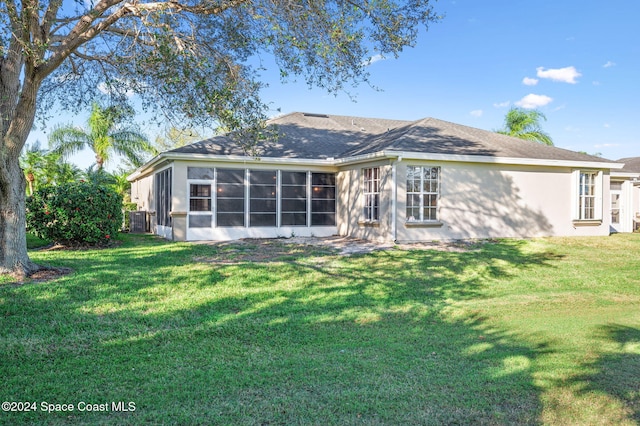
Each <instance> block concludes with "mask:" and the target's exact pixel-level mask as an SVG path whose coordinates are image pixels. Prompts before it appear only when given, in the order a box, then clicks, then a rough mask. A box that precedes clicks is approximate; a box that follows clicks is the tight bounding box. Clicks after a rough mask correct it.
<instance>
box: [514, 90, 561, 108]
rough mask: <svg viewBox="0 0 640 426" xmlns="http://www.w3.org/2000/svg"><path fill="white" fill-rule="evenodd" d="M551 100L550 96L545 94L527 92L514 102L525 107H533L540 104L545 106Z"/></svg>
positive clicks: (537, 106)
mask: <svg viewBox="0 0 640 426" xmlns="http://www.w3.org/2000/svg"><path fill="white" fill-rule="evenodd" d="M552 101H553V99H552V98H550V97H549V96H546V95H534V94H533V93H530V94H528V95H527V96H525V97H524V98H522V99H520V100H519V101H518V102H516V105H517V106H519V107H522V108H525V109H535V108H539V107H542V106H545V105H547V104H549V103H551V102H552Z"/></svg>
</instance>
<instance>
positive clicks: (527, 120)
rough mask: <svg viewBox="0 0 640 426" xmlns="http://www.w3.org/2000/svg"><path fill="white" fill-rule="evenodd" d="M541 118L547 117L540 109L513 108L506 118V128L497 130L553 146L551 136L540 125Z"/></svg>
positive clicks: (504, 133)
mask: <svg viewBox="0 0 640 426" xmlns="http://www.w3.org/2000/svg"><path fill="white" fill-rule="evenodd" d="M540 119H543V120H545V121H546V120H547V117H545V115H544V114H543V113H541V112H540V111H538V110H526V109H523V108H511V109H510V110H509V112H508V113H507V115H506V116H505V118H504V128H503V129H502V130H497V131H496V132H497V133H501V134H503V135H508V136H513V137H516V138H519V139H524V140H528V141H534V142H539V143H542V144H545V145H549V146H553V141H552V140H551V136H549V135H548V134H547V133H545V132H544V131H543V130H542V127H541V126H540Z"/></svg>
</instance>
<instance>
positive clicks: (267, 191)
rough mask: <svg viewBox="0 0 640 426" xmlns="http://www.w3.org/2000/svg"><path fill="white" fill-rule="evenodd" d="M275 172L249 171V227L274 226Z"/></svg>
mask: <svg viewBox="0 0 640 426" xmlns="http://www.w3.org/2000/svg"><path fill="white" fill-rule="evenodd" d="M276 178H277V174H276V172H275V171H258V170H250V171H249V226H276V201H277V200H276V187H277V185H276V184H277V182H276Z"/></svg>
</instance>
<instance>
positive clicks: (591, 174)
mask: <svg viewBox="0 0 640 426" xmlns="http://www.w3.org/2000/svg"><path fill="white" fill-rule="evenodd" d="M574 173H575V180H576V184H577V188H576V189H575V194H576V197H575V201H574V214H573V219H574V221H601V220H602V206H601V204H602V173H601V172H599V171H585V170H576V171H575V172H574Z"/></svg>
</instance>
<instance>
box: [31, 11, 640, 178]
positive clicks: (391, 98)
mask: <svg viewBox="0 0 640 426" xmlns="http://www.w3.org/2000/svg"><path fill="white" fill-rule="evenodd" d="M434 5H435V9H436V11H437V12H438V13H439V14H444V15H445V17H444V19H443V20H442V21H441V22H440V23H438V24H435V25H432V26H431V27H430V29H429V31H428V32H425V31H422V32H421V35H420V37H419V40H418V42H417V45H416V47H414V48H410V49H406V50H405V51H404V52H403V53H402V54H401V56H400V58H399V59H394V58H385V59H381V60H377V61H375V62H374V63H372V64H371V65H370V66H369V71H370V74H371V78H370V79H371V83H372V84H374V85H375V86H377V87H378V88H379V89H380V90H375V89H373V88H371V87H369V86H367V85H361V86H359V87H357V88H356V89H353V91H352V93H353V94H354V95H355V102H354V101H353V100H352V99H351V98H350V97H349V96H347V95H346V94H339V95H338V96H334V95H330V94H327V93H326V92H324V91H322V90H319V89H312V90H309V89H308V87H307V85H306V84H305V83H304V82H302V81H301V82H288V83H287V84H282V83H281V82H280V81H279V73H278V72H277V69H276V68H275V65H273V63H272V62H271V61H270V60H269V58H265V57H262V58H261V59H262V60H263V64H264V65H266V66H267V67H268V68H269V70H268V71H266V72H265V73H264V74H263V80H264V81H265V82H267V83H268V84H269V87H268V88H267V89H265V90H264V91H263V98H264V100H265V101H267V102H269V103H270V105H271V106H272V108H273V114H274V115H276V114H277V113H278V112H277V109H278V108H279V109H280V111H281V113H289V112H294V111H303V112H316V113H326V114H338V115H353V116H363V117H378V118H394V119H406V120H412V119H419V118H424V117H435V118H439V119H442V120H447V121H451V122H455V123H460V124H464V125H468V126H472V127H477V128H480V129H486V130H497V129H499V128H500V127H502V124H503V120H504V116H505V114H506V112H507V111H508V109H509V107H511V106H523V107H528V108H533V107H537V108H538V109H539V110H540V111H541V112H543V113H544V114H545V115H546V117H547V121H546V122H544V123H543V128H544V130H545V131H546V132H547V133H549V134H550V135H551V137H552V138H553V140H554V143H555V145H556V146H558V147H561V148H567V149H571V150H576V151H586V152H588V153H591V154H593V153H601V154H602V156H604V157H605V158H610V159H618V158H622V157H633V156H640V104H639V102H640V29H639V28H640V27H639V26H638V24H637V18H638V16H640V1H638V0H610V1H608V2H595V1H584V0H582V1H577V0H555V1H553V0H540V1H535V2H534V1H530V0H511V1H509V0H483V1H478V0H441V1H439V2H437V3H434ZM77 124H80V125H84V118H83V117H78V122H77ZM147 133H148V134H149V136H150V137H152V138H153V137H155V135H154V134H153V130H152V129H149V131H148V132H147ZM36 138H37V139H40V140H41V141H42V142H45V141H46V135H43V134H42V133H40V132H34V135H33V136H32V137H31V140H35V139H36ZM92 161H93V159H92V156H91V155H85V156H81V157H78V158H77V159H75V162H79V163H80V166H81V167H83V168H86V167H87V166H88V165H90V163H91V162H92Z"/></svg>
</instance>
